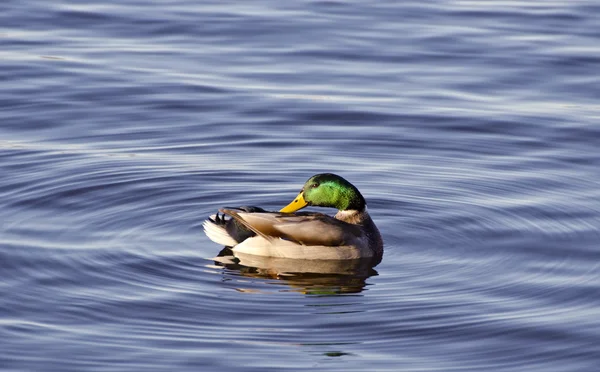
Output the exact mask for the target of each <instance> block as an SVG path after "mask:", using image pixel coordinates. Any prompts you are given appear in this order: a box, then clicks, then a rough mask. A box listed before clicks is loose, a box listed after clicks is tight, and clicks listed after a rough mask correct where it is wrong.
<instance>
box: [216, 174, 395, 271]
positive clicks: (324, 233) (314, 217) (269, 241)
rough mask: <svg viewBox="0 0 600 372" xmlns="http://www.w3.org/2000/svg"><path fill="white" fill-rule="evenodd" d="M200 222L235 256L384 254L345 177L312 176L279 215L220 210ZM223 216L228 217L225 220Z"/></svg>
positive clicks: (320, 257) (360, 198) (363, 203)
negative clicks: (330, 211)
mask: <svg viewBox="0 0 600 372" xmlns="http://www.w3.org/2000/svg"><path fill="white" fill-rule="evenodd" d="M307 206H315V207H329V208H337V209H338V212H337V214H336V215H335V217H331V216H328V215H325V214H323V213H315V212H297V211H298V210H300V209H302V208H304V207H307ZM219 212H220V213H222V216H219V214H218V213H217V214H216V215H213V216H211V218H209V219H208V220H206V221H205V222H204V232H205V233H206V235H207V236H208V237H209V238H210V239H211V240H212V241H214V242H215V243H218V244H221V245H225V246H229V247H232V248H231V249H232V251H233V252H234V253H236V252H238V253H242V254H252V255H258V256H268V257H280V258H294V259H304V260H306V259H315V260H332V259H334V260H342V259H358V258H373V259H374V260H376V261H377V262H379V261H380V260H381V256H382V254H383V240H382V238H381V234H380V233H379V230H378V229H377V226H375V223H374V222H373V220H372V219H371V216H369V213H368V212H367V203H366V201H365V198H364V197H363V196H362V195H361V193H360V192H359V191H358V189H357V188H356V187H355V186H354V185H352V184H351V183H350V182H348V181H346V180H345V179H344V178H342V177H340V176H338V175H335V174H331V173H322V174H317V175H314V176H312V177H311V178H310V179H309V180H308V181H306V183H305V184H304V187H302V190H300V193H299V194H298V196H297V197H296V198H295V199H294V200H293V201H292V202H291V203H290V204H288V205H287V206H285V207H284V208H282V209H281V210H280V211H279V212H267V211H265V210H263V209H261V208H258V207H240V208H223V209H220V210H219ZM225 216H230V217H231V218H230V219H227V218H226V217H225Z"/></svg>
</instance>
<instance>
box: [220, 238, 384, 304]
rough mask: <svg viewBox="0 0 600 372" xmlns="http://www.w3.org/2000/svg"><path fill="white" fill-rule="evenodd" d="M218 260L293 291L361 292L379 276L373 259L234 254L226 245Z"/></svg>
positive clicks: (318, 292) (332, 293) (319, 293)
mask: <svg viewBox="0 0 600 372" xmlns="http://www.w3.org/2000/svg"><path fill="white" fill-rule="evenodd" d="M214 260H215V265H217V266H222V267H225V268H227V269H229V270H234V271H237V272H239V274H240V275H242V276H246V277H254V278H271V279H278V280H281V281H283V282H285V284H287V285H289V286H290V287H292V291H295V292H301V293H304V294H312V295H334V294H342V293H359V292H362V291H363V290H364V289H365V286H366V285H367V283H366V280H367V279H368V278H369V277H371V276H374V275H378V274H377V271H375V269H373V266H374V264H376V262H374V261H373V259H356V260H298V259H289V258H277V257H263V256H256V255H249V254H243V253H234V252H233V251H232V250H231V249H230V248H228V247H226V248H223V250H221V252H219V254H218V256H217V257H215V259H214Z"/></svg>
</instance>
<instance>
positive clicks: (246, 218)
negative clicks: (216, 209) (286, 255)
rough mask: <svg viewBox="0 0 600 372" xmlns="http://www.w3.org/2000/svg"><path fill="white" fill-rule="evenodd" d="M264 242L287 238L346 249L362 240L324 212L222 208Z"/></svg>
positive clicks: (356, 229)
mask: <svg viewBox="0 0 600 372" xmlns="http://www.w3.org/2000/svg"><path fill="white" fill-rule="evenodd" d="M220 212H221V213H224V214H227V215H229V216H231V217H232V218H234V219H235V220H236V221H238V222H239V223H241V224H242V225H244V226H245V227H247V228H248V229H250V230H251V231H253V232H255V233H256V234H257V235H260V236H262V237H263V238H265V239H279V238H281V239H285V240H290V241H293V242H297V243H299V244H302V245H323V246H343V245H347V244H352V243H354V242H356V240H357V239H360V237H361V235H362V231H361V229H360V227H359V226H357V225H352V224H349V223H346V222H343V221H339V220H336V219H335V218H333V217H330V216H327V215H325V214H322V213H305V212H304V213H303V212H300V213H277V212H267V213H248V212H245V211H241V210H234V209H221V210H220Z"/></svg>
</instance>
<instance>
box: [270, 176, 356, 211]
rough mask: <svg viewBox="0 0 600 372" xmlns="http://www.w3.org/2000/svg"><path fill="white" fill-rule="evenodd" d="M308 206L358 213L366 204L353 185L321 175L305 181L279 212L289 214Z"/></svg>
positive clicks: (337, 177)
mask: <svg viewBox="0 0 600 372" xmlns="http://www.w3.org/2000/svg"><path fill="white" fill-rule="evenodd" d="M309 205H312V206H315V207H330V208H337V209H339V210H341V211H345V210H358V211H360V210H363V209H364V208H365V205H366V203H365V198H363V196H362V195H361V194H360V192H359V191H358V189H357V188H356V187H354V185H353V184H351V183H350V182H348V181H346V180H345V179H343V178H342V177H340V176H338V175H335V174H332V173H321V174H317V175H314V176H312V177H311V178H310V179H309V180H308V181H306V183H305V184H304V187H302V190H300V194H298V196H297V197H296V198H295V199H294V201H292V202H291V203H290V204H288V205H287V206H285V207H284V208H282V209H281V210H280V212H283V213H291V212H295V211H297V210H299V209H302V208H304V207H306V206H309Z"/></svg>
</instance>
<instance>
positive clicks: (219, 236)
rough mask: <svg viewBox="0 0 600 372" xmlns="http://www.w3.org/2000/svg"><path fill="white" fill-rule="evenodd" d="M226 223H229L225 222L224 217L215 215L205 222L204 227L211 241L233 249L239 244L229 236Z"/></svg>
mask: <svg viewBox="0 0 600 372" xmlns="http://www.w3.org/2000/svg"><path fill="white" fill-rule="evenodd" d="M226 223H227V221H225V219H224V217H219V215H218V214H216V215H215V214H213V215H212V216H210V218H209V219H208V220H206V221H204V223H203V224H202V226H204V233H205V234H206V236H208V238H209V239H210V240H212V241H213V242H215V243H217V244H221V245H224V246H227V247H233V246H235V245H236V244H238V243H239V242H238V241H237V240H235V239H234V238H232V237H231V235H229V233H228V232H227V229H226Z"/></svg>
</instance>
